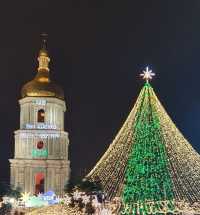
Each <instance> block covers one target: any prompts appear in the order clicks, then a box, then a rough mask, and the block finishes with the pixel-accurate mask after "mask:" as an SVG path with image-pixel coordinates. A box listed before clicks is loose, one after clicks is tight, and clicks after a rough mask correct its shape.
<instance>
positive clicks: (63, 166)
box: [9, 38, 70, 195]
mask: <svg viewBox="0 0 200 215" xmlns="http://www.w3.org/2000/svg"><path fill="white" fill-rule="evenodd" d="M38 61H39V66H38V69H37V70H38V71H37V74H36V76H35V78H34V79H33V80H32V81H30V82H28V83H27V84H25V85H24V86H23V87H22V90H21V97H22V98H21V99H20V100H19V105H20V129H19V130H17V131H15V154H14V159H10V160H9V161H10V172H11V174H10V175H11V178H10V183H11V184H12V185H13V186H14V187H20V188H21V189H22V191H23V192H30V193H31V194H37V193H40V192H46V191H48V190H53V191H55V193H57V194H58V195H61V194H62V193H63V189H64V185H65V183H67V181H68V180H69V176H70V161H69V159H68V145H69V139H68V133H67V132H66V131H64V113H65V111H66V104H65V100H64V93H63V90H62V89H61V88H60V87H59V86H58V85H56V84H55V83H54V82H52V81H51V79H50V75H49V62H50V58H49V55H48V51H47V48H46V39H45V38H44V39H43V43H42V48H41V49H40V51H39V55H38Z"/></svg>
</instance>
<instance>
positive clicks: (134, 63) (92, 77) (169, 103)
mask: <svg viewBox="0 0 200 215" xmlns="http://www.w3.org/2000/svg"><path fill="white" fill-rule="evenodd" d="M5 2H7V3H5ZM5 2H4V4H3V3H2V2H1V5H0V29H1V30H0V74H1V75H0V119H1V123H0V161H1V162H0V180H2V181H3V180H6V181H9V163H8V159H9V158H11V157H13V149H14V135H13V132H14V130H17V129H18V128H19V105H18V99H20V89H21V87H22V86H23V84H24V83H26V82H27V81H29V80H31V79H32V78H33V77H34V76H35V74H36V72H37V66H38V63H37V54H38V50H39V48H40V44H41V42H40V40H41V38H40V34H41V33H42V32H46V33H48V35H49V36H48V44H47V46H48V50H49V53H50V57H51V63H50V68H51V71H50V73H51V77H52V79H53V80H55V81H56V82H57V83H58V84H60V85H61V86H62V87H63V89H64V92H65V99H66V104H67V108H68V112H67V114H66V117H65V121H66V130H67V131H68V132H69V138H70V159H71V168H72V175H73V176H80V175H84V174H85V173H86V172H87V171H89V170H90V169H91V168H92V167H93V166H94V165H95V163H96V162H97V160H98V159H99V158H100V157H101V155H102V154H103V153H104V152H105V150H106V149H107V147H108V146H109V144H110V143H111V142H112V140H113V138H114V137H115V135H116V134H117V132H118V130H119V129H120V127H121V126H122V123H123V122H124V120H125V119H126V117H127V116H128V113H129V112H130V110H131V109H132V107H133V104H134V102H135V100H136V98H137V96H138V94H139V92H140V90H141V87H142V86H143V81H142V80H141V78H140V77H139V73H140V72H141V71H142V70H143V69H144V68H145V67H146V66H147V65H149V66H150V68H151V69H153V71H154V72H155V73H156V74H157V76H156V78H154V80H153V81H152V85H153V87H154V90H155V92H156V93H157V96H158V97H159V99H160V100H161V102H162V104H163V105H164V107H165V108H166V110H167V112H168V113H169V115H170V116H171V117H172V119H173V121H174V122H175V124H176V125H177V127H178V128H179V129H180V130H181V131H182V133H183V134H184V136H185V137H186V138H187V139H188V140H189V141H190V142H191V144H192V145H193V147H194V148H195V149H197V151H199V152H200V144H199V139H200V132H199V129H200V123H199V122H200V96H199V93H200V91H199V86H200V84H199V80H200V12H199V11H200V1H199V0H168V1H161V0H146V1H142V0H138V1H136V0H130V1H126V0H121V1H118V0H106V1H103V0H100V1H96V0H87V1H86V0H79V1H77V0H71V1H68V0H65V1H45V0H43V1H41V0H40V1H27V0H26V1H5ZM9 2H10V4H9ZM11 2H12V3H11Z"/></svg>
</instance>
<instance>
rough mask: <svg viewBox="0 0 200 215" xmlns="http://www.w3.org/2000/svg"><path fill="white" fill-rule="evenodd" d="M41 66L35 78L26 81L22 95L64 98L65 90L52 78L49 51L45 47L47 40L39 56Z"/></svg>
mask: <svg viewBox="0 0 200 215" xmlns="http://www.w3.org/2000/svg"><path fill="white" fill-rule="evenodd" d="M38 61H39V67H38V72H37V75H36V76H35V78H34V79H33V80H32V81H29V82H28V83H26V84H25V85H24V86H23V87H22V90H21V96H22V98H24V97H56V98H59V99H64V92H63V90H62V88H61V87H59V86H58V85H56V84H55V83H53V82H52V81H51V80H50V77H49V67H48V64H49V61H50V58H49V56H48V52H47V50H46V47H45V41H44V44H43V47H42V49H41V50H40V52H39V56H38Z"/></svg>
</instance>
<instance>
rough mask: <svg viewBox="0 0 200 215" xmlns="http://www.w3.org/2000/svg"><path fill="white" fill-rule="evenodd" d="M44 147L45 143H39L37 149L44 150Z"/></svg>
mask: <svg viewBox="0 0 200 215" xmlns="http://www.w3.org/2000/svg"><path fill="white" fill-rule="evenodd" d="M43 147H44V143H43V141H39V142H38V143H37V148H38V149H42V148H43Z"/></svg>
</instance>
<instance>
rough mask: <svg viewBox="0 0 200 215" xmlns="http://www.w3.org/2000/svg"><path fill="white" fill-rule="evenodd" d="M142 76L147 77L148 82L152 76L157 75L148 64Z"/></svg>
mask: <svg viewBox="0 0 200 215" xmlns="http://www.w3.org/2000/svg"><path fill="white" fill-rule="evenodd" d="M140 76H142V77H143V79H145V80H146V82H147V83H148V82H149V80H151V79H152V77H153V76H155V73H153V72H152V70H149V67H148V66H147V67H146V70H145V71H143V72H142V73H141V74H140Z"/></svg>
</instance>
